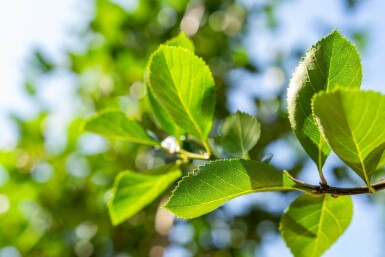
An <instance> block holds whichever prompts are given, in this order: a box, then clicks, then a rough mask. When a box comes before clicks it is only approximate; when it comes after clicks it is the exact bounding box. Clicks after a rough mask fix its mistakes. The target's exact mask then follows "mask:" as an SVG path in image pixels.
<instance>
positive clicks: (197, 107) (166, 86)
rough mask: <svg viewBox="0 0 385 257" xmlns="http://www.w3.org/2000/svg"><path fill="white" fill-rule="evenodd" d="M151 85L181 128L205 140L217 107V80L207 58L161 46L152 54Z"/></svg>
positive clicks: (177, 48) (160, 102) (149, 76)
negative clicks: (207, 62)
mask: <svg viewBox="0 0 385 257" xmlns="http://www.w3.org/2000/svg"><path fill="white" fill-rule="evenodd" d="M146 80H147V84H148V85H149V87H150V89H151V91H152V93H153V95H154V97H155V99H156V100H157V101H158V102H159V104H160V106H162V107H163V108H164V109H165V110H166V112H167V113H168V114H169V115H170V116H171V118H172V119H173V120H174V122H176V123H177V124H178V126H179V127H180V128H182V129H183V130H185V131H186V132H188V133H190V134H192V135H194V136H196V137H197V138H199V139H201V140H202V141H205V140H206V138H207V136H208V133H209V132H210V129H211V125H212V119H213V113H214V106H215V94H214V80H213V78H212V75H211V72H210V70H209V68H208V67H207V66H206V64H205V63H204V61H203V60H202V59H200V58H199V57H197V56H195V55H194V54H193V53H192V52H190V51H189V50H186V49H184V48H181V47H173V46H166V45H163V46H161V47H160V48H159V49H158V50H157V51H156V52H155V53H154V54H153V55H152V57H151V59H150V62H149V72H148V73H147V79H146Z"/></svg>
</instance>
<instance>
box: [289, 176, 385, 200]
mask: <svg viewBox="0 0 385 257" xmlns="http://www.w3.org/2000/svg"><path fill="white" fill-rule="evenodd" d="M291 179H292V180H293V181H294V182H296V183H297V185H298V186H299V187H301V188H304V189H307V191H310V192H311V193H313V194H330V195H333V196H334V195H335V196H338V195H359V194H368V193H372V192H371V191H370V189H369V188H368V187H367V186H361V187H348V188H342V187H332V186H328V185H326V186H325V185H322V184H321V185H319V186H315V185H310V184H307V183H305V182H303V181H301V180H298V179H295V178H293V177H291ZM371 186H372V188H373V189H374V190H375V192H378V191H381V190H384V189H385V181H380V182H378V183H375V184H372V185H371Z"/></svg>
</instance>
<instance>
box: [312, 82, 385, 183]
mask: <svg viewBox="0 0 385 257" xmlns="http://www.w3.org/2000/svg"><path fill="white" fill-rule="evenodd" d="M313 111H314V115H315V117H316V120H317V123H318V124H319V126H320V128H321V131H322V134H323V135H324V137H325V138H326V141H327V142H328V143H329V145H330V146H331V148H332V149H333V151H334V152H335V153H336V154H337V155H338V157H340V158H341V159H342V160H343V161H344V162H345V163H346V164H347V165H349V167H351V168H352V169H353V170H354V171H355V172H356V173H357V174H358V175H359V176H360V177H361V178H362V179H363V180H364V181H365V183H366V184H367V185H368V186H369V187H370V177H371V176H372V175H373V172H374V171H375V170H376V167H377V165H378V163H379V161H380V158H381V156H382V154H383V152H384V150H385V129H384V128H385V96H384V95H382V94H380V93H376V92H372V91H369V92H366V91H358V90H353V91H352V90H349V91H348V90H342V89H340V90H337V91H334V92H330V93H320V94H318V95H316V96H315V97H314V100H313Z"/></svg>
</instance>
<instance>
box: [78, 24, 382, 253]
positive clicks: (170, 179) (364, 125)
mask: <svg viewBox="0 0 385 257" xmlns="http://www.w3.org/2000/svg"><path fill="white" fill-rule="evenodd" d="M361 80H362V65H361V61H360V56H359V54H358V52H357V50H356V48H355V47H354V45H352V44H351V43H350V42H349V41H348V40H347V39H346V38H344V37H343V36H342V35H341V34H340V33H339V32H338V31H337V30H334V31H333V32H332V33H331V34H329V35H327V36H326V37H324V38H322V39H321V40H320V41H318V42H317V43H316V44H315V45H314V46H312V47H311V48H310V49H309V50H308V51H307V53H306V55H305V56H304V58H303V59H302V60H301V62H300V64H299V66H298V67H297V68H296V69H295V71H294V73H293V75H292V79H291V81H290V85H289V88H288V92H287V102H288V114H289V120H290V125H291V127H292V129H293V131H294V133H295V135H296V136H297V138H298V140H299V142H300V143H301V145H302V146H303V148H304V150H305V151H306V152H307V154H308V155H309V157H310V158H311V159H312V160H313V161H314V163H315V165H316V167H317V170H318V174H319V177H320V181H321V182H320V186H313V185H309V184H306V183H305V182H302V181H299V180H297V179H295V178H294V177H292V176H291V175H290V174H289V172H287V171H283V172H282V171H280V170H278V169H276V168H274V167H273V166H271V165H270V164H269V163H263V162H260V161H257V160H250V157H249V151H250V150H252V149H253V148H254V147H255V145H256V144H257V143H258V140H259V138H260V136H261V126H260V123H259V122H258V121H257V120H256V119H255V118H254V117H252V116H250V115H248V114H246V113H241V112H236V113H234V114H232V115H230V116H228V117H227V118H226V119H225V120H224V121H223V124H222V126H221V129H220V135H219V136H218V137H210V133H212V131H211V129H212V127H213V116H214V111H215V102H216V91H215V82H214V78H213V76H212V74H211V71H210V69H209V67H208V66H207V65H206V64H205V62H204V61H203V59H201V58H200V57H198V56H197V55H195V53H194V45H193V43H192V42H191V40H190V39H189V38H188V37H186V36H185V35H184V34H182V33H181V34H179V35H178V36H177V37H175V38H173V39H171V40H169V41H167V42H165V43H164V44H162V45H160V46H159V48H158V49H157V50H156V51H154V53H153V54H152V55H151V57H150V59H149V61H148V64H147V68H146V72H145V76H144V83H145V85H146V90H147V94H146V104H148V106H149V108H150V109H151V110H152V111H151V114H152V118H153V120H154V122H155V123H156V125H157V126H158V128H159V130H160V131H161V132H162V133H159V134H157V133H155V132H150V131H148V130H146V128H145V126H144V125H143V124H142V123H141V121H139V120H137V119H136V118H134V117H127V116H126V114H124V113H123V112H121V111H118V110H106V111H103V112H101V113H98V114H95V115H94V116H92V117H90V118H89V119H88V120H87V121H86V122H85V125H84V128H85V130H87V131H90V132H94V133H98V134H101V135H103V136H106V137H109V138H112V139H120V140H124V141H127V142H131V143H136V144H144V145H149V146H153V147H155V148H157V149H159V150H160V151H163V152H165V153H166V154H169V155H172V156H174V158H173V159H172V161H171V162H170V163H168V164H165V165H163V166H160V167H157V168H154V169H151V170H149V171H147V172H137V171H132V170H129V171H124V172H121V173H120V174H119V175H118V176H117V177H116V179H115V185H114V188H113V190H112V195H111V197H110V200H109V205H108V208H109V211H110V216H111V219H112V223H113V224H115V225H117V224H119V223H121V222H123V221H124V220H126V219H128V218H130V217H131V216H132V215H134V214H135V213H136V212H138V211H139V210H141V209H142V208H144V207H145V206H146V205H148V204H149V203H151V202H152V201H154V200H155V199H156V198H158V197H159V196H161V195H162V194H163V193H164V192H165V191H166V190H167V189H168V188H169V187H170V186H171V185H173V184H174V182H176V181H177V180H178V179H179V178H180V177H182V176H183V173H185V172H186V165H187V164H194V161H195V160H200V161H201V162H202V161H203V163H204V164H203V165H201V166H196V168H195V169H194V171H192V172H188V174H185V176H183V178H182V179H181V180H180V181H179V182H178V185H177V186H176V187H175V189H174V190H173V192H172V195H171V197H170V198H169V199H168V201H167V203H166V204H165V205H164V207H165V208H166V209H168V210H170V211H171V212H173V213H174V214H175V215H176V216H177V217H179V218H183V219H191V218H195V217H198V216H201V215H204V214H206V213H209V212H211V211H213V210H215V209H217V208H218V207H220V206H221V205H223V204H224V203H226V202H227V201H229V200H231V199H233V198H235V197H238V196H241V195H244V194H249V193H255V192H264V191H288V190H296V191H301V192H305V193H306V194H305V195H302V196H300V197H298V198H297V199H296V200H295V201H294V202H293V203H292V204H291V205H290V206H289V208H288V209H287V210H286V212H285V213H284V215H283V216H282V220H281V225H280V229H281V232H282V237H283V238H284V240H285V241H286V243H287V245H288V247H289V248H290V249H291V250H292V252H293V254H294V255H295V256H321V255H322V254H323V252H324V251H326V250H327V249H328V248H329V247H330V246H331V245H332V244H333V243H334V242H335V241H336V240H337V239H338V237H339V236H340V235H341V234H342V233H343V232H344V231H345V230H346V228H347V227H348V225H349V223H350V220H351V218H352V214H353V205H352V200H351V197H350V196H346V195H349V194H353V193H349V192H350V191H348V190H343V189H339V188H333V191H331V187H330V186H329V185H328V183H327V180H326V178H325V176H324V175H323V171H322V167H323V165H324V163H325V161H326V159H327V157H328V156H329V154H330V152H331V151H333V152H334V153H335V154H336V155H337V156H338V157H339V158H341V160H342V161H343V162H344V163H346V165H347V166H348V167H350V168H351V169H352V170H353V171H354V172H355V173H356V174H357V175H358V176H359V177H360V178H362V179H363V181H364V183H365V184H366V187H367V188H368V190H369V191H370V192H375V189H374V188H373V186H372V183H371V177H372V176H373V174H374V173H375V171H376V170H377V168H378V167H381V166H382V165H383V162H384V159H385V158H383V157H382V155H383V152H384V150H385V133H383V129H382V128H383V127H384V126H385V96H384V95H381V94H380V93H376V92H371V91H361V90H359V87H360V86H361ZM164 135H166V136H164ZM187 145H188V146H189V147H186V146H187ZM191 149H192V150H191ZM377 188H378V187H377ZM353 191H354V190H353ZM331 192H333V193H331ZM347 192H348V193H347ZM338 195H341V196H338ZM342 195H345V196H342ZM337 196H338V197H337Z"/></svg>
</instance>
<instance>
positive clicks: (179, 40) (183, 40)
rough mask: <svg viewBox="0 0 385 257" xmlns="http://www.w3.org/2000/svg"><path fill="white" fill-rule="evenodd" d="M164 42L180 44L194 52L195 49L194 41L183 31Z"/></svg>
mask: <svg viewBox="0 0 385 257" xmlns="http://www.w3.org/2000/svg"><path fill="white" fill-rule="evenodd" d="M164 44H165V45H168V46H179V47H182V48H185V49H187V50H189V51H191V52H194V50H195V47H194V43H193V42H192V41H191V39H189V38H188V37H187V36H186V35H185V34H184V33H183V32H181V33H179V35H178V36H176V37H174V38H172V39H170V40H168V41H167V42H166V43H164Z"/></svg>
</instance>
